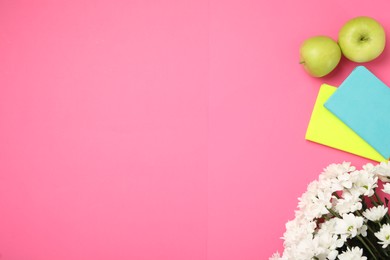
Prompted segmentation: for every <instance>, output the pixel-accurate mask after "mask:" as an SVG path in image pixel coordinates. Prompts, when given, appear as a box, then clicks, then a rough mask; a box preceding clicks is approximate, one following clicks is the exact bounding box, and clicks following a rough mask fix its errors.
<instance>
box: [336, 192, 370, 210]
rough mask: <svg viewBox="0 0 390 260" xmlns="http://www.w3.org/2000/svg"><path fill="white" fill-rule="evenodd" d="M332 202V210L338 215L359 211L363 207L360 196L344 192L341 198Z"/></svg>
mask: <svg viewBox="0 0 390 260" xmlns="http://www.w3.org/2000/svg"><path fill="white" fill-rule="evenodd" d="M334 201H335V205H334V209H335V210H336V211H337V212H338V213H339V214H340V215H342V214H345V213H350V212H355V211H357V210H361V209H362V207H363V205H362V200H361V198H360V196H359V195H356V194H351V193H349V192H344V193H343V197H342V198H340V199H335V200H334Z"/></svg>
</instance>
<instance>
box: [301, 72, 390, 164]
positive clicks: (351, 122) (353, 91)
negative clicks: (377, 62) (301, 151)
mask: <svg viewBox="0 0 390 260" xmlns="http://www.w3.org/2000/svg"><path fill="white" fill-rule="evenodd" d="M306 139H307V140H309V141H313V142H316V143H320V144H323V145H326V146H329V147H332V148H336V149H339V150H343V151H346V152H349V153H352V154H356V155H358V156H361V157H365V158H368V159H371V160H374V161H377V162H382V161H387V160H389V158H390V88H389V87H388V86H386V85H385V84H384V83H383V82H382V81H381V80H380V79H378V78H377V77H376V76H375V75H374V74H373V73H372V72H370V71H369V70H368V69H367V68H365V67H364V66H358V67H356V68H355V69H354V70H353V71H352V73H351V74H350V75H349V76H348V77H347V78H346V79H345V80H344V81H343V83H342V84H341V85H340V86H339V87H338V88H336V87H333V86H330V85H327V84H323V85H322V86H321V88H320V91H319V93H318V97H317V100H316V103H315V105H314V109H313V112H312V115H311V118H310V122H309V125H308V128H307V132H306Z"/></svg>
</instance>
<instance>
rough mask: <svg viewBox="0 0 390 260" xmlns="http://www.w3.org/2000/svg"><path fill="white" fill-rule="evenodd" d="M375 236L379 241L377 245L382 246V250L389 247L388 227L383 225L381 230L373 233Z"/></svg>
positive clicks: (389, 227) (389, 232)
mask: <svg viewBox="0 0 390 260" xmlns="http://www.w3.org/2000/svg"><path fill="white" fill-rule="evenodd" d="M375 236H376V237H377V238H378V239H379V240H380V241H379V242H378V244H380V245H382V247H383V248H386V247H387V246H388V245H390V225H389V224H384V225H383V226H382V227H381V229H380V230H379V231H378V232H376V233H375Z"/></svg>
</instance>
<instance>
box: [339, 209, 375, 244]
mask: <svg viewBox="0 0 390 260" xmlns="http://www.w3.org/2000/svg"><path fill="white" fill-rule="evenodd" d="M335 233H336V234H337V235H341V236H344V237H346V238H353V237H356V236H357V235H362V236H367V226H366V225H365V224H364V218H363V217H359V216H355V215H354V214H352V213H349V214H343V215H342V218H339V219H337V221H336V227H335Z"/></svg>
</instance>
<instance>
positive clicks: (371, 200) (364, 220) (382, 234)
mask: <svg viewBox="0 0 390 260" xmlns="http://www.w3.org/2000/svg"><path fill="white" fill-rule="evenodd" d="M381 191H383V193H381ZM378 192H379V194H378ZM386 194H390V163H389V162H386V163H384V162H383V163H380V164H378V165H375V166H374V165H372V164H366V165H364V166H363V167H362V169H361V170H356V168H355V167H353V166H351V164H350V163H347V162H344V163H342V164H331V165H329V166H328V167H327V168H325V169H324V171H323V172H322V173H321V174H320V176H319V179H318V180H316V181H314V182H312V183H310V184H309V185H308V188H307V191H306V192H305V193H304V194H303V195H302V197H300V198H299V203H298V209H297V210H296V212H295V219H294V220H292V221H289V222H288V223H287V224H286V232H285V233H284V236H283V239H284V251H283V254H279V253H275V254H274V255H273V256H272V257H271V258H270V260H271V259H273V260H276V259H282V260H326V259H329V260H334V259H340V260H347V259H348V260H359V259H362V260H367V259H378V260H379V259H390V246H389V245H390V217H389V214H388V203H389V200H388V199H387V198H386V196H385V195H386Z"/></svg>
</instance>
